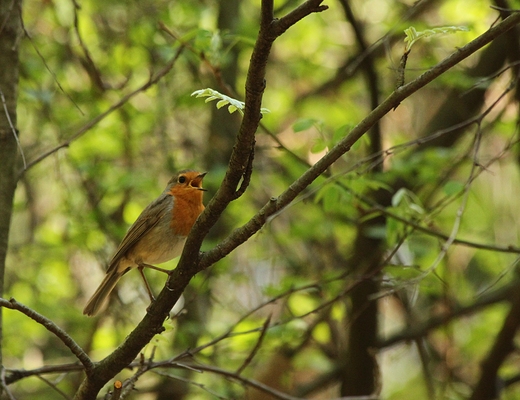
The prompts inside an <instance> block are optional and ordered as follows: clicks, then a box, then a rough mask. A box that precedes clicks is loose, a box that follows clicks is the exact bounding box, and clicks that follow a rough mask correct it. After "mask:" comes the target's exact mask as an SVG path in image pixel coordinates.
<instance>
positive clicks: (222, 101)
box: [191, 88, 271, 115]
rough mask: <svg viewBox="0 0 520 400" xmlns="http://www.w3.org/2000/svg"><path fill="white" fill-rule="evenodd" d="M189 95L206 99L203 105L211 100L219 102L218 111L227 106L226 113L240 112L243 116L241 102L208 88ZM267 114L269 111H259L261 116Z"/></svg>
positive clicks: (243, 106)
mask: <svg viewBox="0 0 520 400" xmlns="http://www.w3.org/2000/svg"><path fill="white" fill-rule="evenodd" d="M191 95H192V96H195V97H207V99H206V100H204V102H205V103H209V102H210V101H213V100H219V101H218V102H217V108H218V109H221V108H222V107H225V106H226V105H228V104H229V105H230V106H229V107H228V112H229V113H230V114H232V113H234V112H235V111H237V110H238V111H239V112H240V114H242V115H244V108H245V103H244V102H243V101H240V100H237V99H234V98H232V97H229V96H226V95H225V94H222V93H220V92H217V91H216V90H213V89H210V88H206V89H200V90H195V91H194V92H193V93H192V94H191ZM269 112H271V111H269V110H268V109H267V108H261V109H260V113H261V114H267V113H269Z"/></svg>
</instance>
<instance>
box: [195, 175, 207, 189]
mask: <svg viewBox="0 0 520 400" xmlns="http://www.w3.org/2000/svg"><path fill="white" fill-rule="evenodd" d="M206 174H207V172H203V173H201V174H199V175H197V180H200V181H201V183H202V179H204V177H205V176H206ZM197 189H199V190H202V191H203V192H207V191H208V189H204V188H203V187H199V188H197Z"/></svg>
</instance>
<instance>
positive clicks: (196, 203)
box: [170, 187, 204, 236]
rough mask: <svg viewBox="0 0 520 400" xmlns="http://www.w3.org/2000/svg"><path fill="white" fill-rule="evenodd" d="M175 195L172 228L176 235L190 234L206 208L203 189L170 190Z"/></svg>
mask: <svg viewBox="0 0 520 400" xmlns="http://www.w3.org/2000/svg"><path fill="white" fill-rule="evenodd" d="M170 193H171V194H172V196H173V197H174V206H173V209H172V222H171V225H170V226H171V228H172V230H173V231H174V232H175V234H176V235H181V236H188V234H189V233H190V230H191V228H192V227H193V224H194V223H195V221H196V220H197V218H198V216H199V215H200V213H201V212H202V211H203V210H204V205H203V204H202V192H201V191H191V190H190V191H183V190H180V191H177V190H175V187H174V188H172V190H171V191H170Z"/></svg>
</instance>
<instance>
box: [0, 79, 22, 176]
mask: <svg viewBox="0 0 520 400" xmlns="http://www.w3.org/2000/svg"><path fill="white" fill-rule="evenodd" d="M0 97H1V98H2V105H3V107H4V112H5V116H6V118H7V122H9V126H10V128H11V131H12V132H13V136H14V139H15V140H16V145H17V146H18V150H19V151H20V155H21V156H22V161H23V169H24V170H26V169H27V162H26V161H25V154H24V152H23V148H22V145H21V144H20V139H19V138H18V132H17V130H16V128H15V127H14V125H13V121H12V120H11V116H10V115H9V110H8V109H7V102H6V101H5V96H4V92H3V91H2V89H1V88H0Z"/></svg>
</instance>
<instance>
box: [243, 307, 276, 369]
mask: <svg viewBox="0 0 520 400" xmlns="http://www.w3.org/2000/svg"><path fill="white" fill-rule="evenodd" d="M271 316H272V315H269V316H268V317H267V318H266V319H265V322H264V324H263V325H262V330H261V331H260V336H258V340H257V341H256V343H255V347H253V349H252V350H251V352H250V353H249V355H248V356H247V358H246V359H245V360H244V362H243V363H242V365H241V366H240V367H238V369H237V370H236V372H235V373H236V374H237V375H240V374H241V373H242V371H243V370H244V369H246V367H247V366H248V365H249V364H250V363H251V361H253V358H254V357H255V355H256V353H258V350H260V347H261V346H262V343H263V341H264V338H265V334H266V333H267V330H268V329H269V324H270V322H271Z"/></svg>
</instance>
